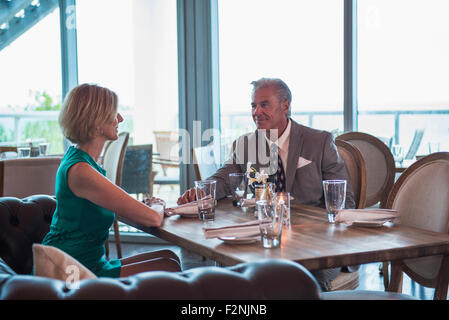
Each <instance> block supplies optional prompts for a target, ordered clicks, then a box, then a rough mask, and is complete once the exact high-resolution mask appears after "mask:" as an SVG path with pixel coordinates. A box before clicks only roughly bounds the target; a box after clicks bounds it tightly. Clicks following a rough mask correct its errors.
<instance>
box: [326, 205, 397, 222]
mask: <svg viewBox="0 0 449 320" xmlns="http://www.w3.org/2000/svg"><path fill="white" fill-rule="evenodd" d="M399 216H400V215H399V212H398V211H397V210H392V209H343V210H340V211H339V212H338V213H337V215H336V216H335V221H336V222H343V223H346V224H350V225H351V224H353V223H354V222H368V221H378V222H382V221H383V222H386V221H389V220H392V219H394V218H398V217H399Z"/></svg>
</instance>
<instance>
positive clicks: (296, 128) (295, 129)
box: [290, 120, 332, 139]
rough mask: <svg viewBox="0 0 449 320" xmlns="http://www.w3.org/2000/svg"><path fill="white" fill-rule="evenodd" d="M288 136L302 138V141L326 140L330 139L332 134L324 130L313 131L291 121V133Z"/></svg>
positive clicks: (313, 129)
mask: <svg viewBox="0 0 449 320" xmlns="http://www.w3.org/2000/svg"><path fill="white" fill-rule="evenodd" d="M290 134H293V135H297V136H303V137H302V138H303V139H307V138H310V139H326V138H328V137H329V136H330V137H332V133H330V132H329V131H326V130H320V129H315V128H311V127H307V126H304V125H302V124H299V123H297V122H295V121H293V120H292V131H291V133H290Z"/></svg>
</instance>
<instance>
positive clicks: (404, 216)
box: [386, 152, 449, 299]
mask: <svg viewBox="0 0 449 320" xmlns="http://www.w3.org/2000/svg"><path fill="white" fill-rule="evenodd" d="M448 199H449V152H438V153H434V154H431V155H429V156H426V157H424V158H422V159H420V160H418V161H416V162H415V163H413V164H412V165H411V166H410V167H409V168H407V169H406V170H405V171H404V173H402V175H401V176H400V177H399V179H398V180H397V181H396V183H395V185H394V187H393V189H392V190H391V193H390V196H389V197H388V201H387V204H386V207H387V208H391V209H396V210H398V211H399V213H400V219H399V223H400V224H401V225H406V226H411V227H415V228H420V229H425V230H429V231H434V232H441V233H446V234H447V233H448V232H449V230H448V227H449V200H448ZM403 272H405V273H406V274H407V275H408V276H409V277H410V278H411V279H412V280H414V281H416V282H418V283H419V284H421V285H423V286H426V287H432V288H435V294H434V299H446V296H447V291H448V282H449V256H447V255H446V256H444V257H443V256H432V257H426V258H417V259H406V260H402V261H392V262H391V279H390V285H389V287H388V291H393V292H401V291H402V277H403Z"/></svg>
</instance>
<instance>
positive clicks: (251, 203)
mask: <svg viewBox="0 0 449 320" xmlns="http://www.w3.org/2000/svg"><path fill="white" fill-rule="evenodd" d="M255 206H256V199H255V198H251V199H244V200H243V202H242V207H255Z"/></svg>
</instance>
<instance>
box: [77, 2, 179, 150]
mask: <svg viewBox="0 0 449 320" xmlns="http://www.w3.org/2000/svg"><path fill="white" fill-rule="evenodd" d="M77 36H78V68H79V83H85V82H89V83H97V84H99V85H102V86H106V87H108V88H110V89H112V90H114V91H115V92H116V93H117V94H118V96H119V104H120V109H119V110H120V112H121V113H122V114H123V115H124V118H125V122H124V123H123V125H121V130H126V131H129V132H130V133H131V141H132V143H134V144H143V143H153V142H154V134H153V131H155V130H174V129H177V128H178V94H177V93H178V77H177V71H178V70H177V42H176V39H177V38H176V1H175V0H170V1H167V0H151V1H148V0H133V1H121V0H96V1H90V0H78V1H77Z"/></svg>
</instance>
